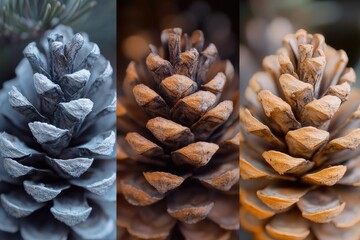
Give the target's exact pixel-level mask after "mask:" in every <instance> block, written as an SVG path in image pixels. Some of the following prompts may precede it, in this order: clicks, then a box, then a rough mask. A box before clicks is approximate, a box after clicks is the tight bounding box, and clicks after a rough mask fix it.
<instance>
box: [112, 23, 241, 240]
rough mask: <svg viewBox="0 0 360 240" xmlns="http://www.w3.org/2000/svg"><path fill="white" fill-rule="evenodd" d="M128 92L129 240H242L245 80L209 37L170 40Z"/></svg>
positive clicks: (122, 207) (129, 76) (124, 196)
mask: <svg viewBox="0 0 360 240" xmlns="http://www.w3.org/2000/svg"><path fill="white" fill-rule="evenodd" d="M161 41H162V47H160V48H159V49H158V48H156V47H154V46H152V45H151V46H150V50H151V53H150V54H149V55H148V57H147V58H146V61H145V59H144V61H140V62H131V63H130V64H129V66H128V69H127V72H126V76H125V79H124V80H123V82H122V83H121V84H119V86H122V88H121V90H120V97H119V99H120V100H119V102H118V109H117V110H118V112H117V115H118V165H119V166H118V169H119V170H118V171H119V173H118V176H119V178H118V192H119V194H118V199H119V205H118V219H119V220H118V225H119V227H120V228H122V232H123V233H124V234H123V239H171V240H175V239H187V240H193V239H194V240H195V239H196V240H197V239H204V240H218V239H222V240H226V239H234V238H236V236H237V234H238V229H239V220H238V219H239V218H238V217H239V203H238V201H239V200H238V199H239V196H238V181H239V162H238V159H239V158H238V156H239V155H238V154H239V130H240V125H239V122H238V109H239V91H238V78H237V76H236V75H235V73H234V68H233V66H232V65H231V63H230V62H229V61H221V60H219V59H218V58H217V54H218V53H217V49H216V47H215V45H213V44H209V45H208V46H207V47H206V48H204V42H205V41H204V36H203V33H202V32H201V31H195V32H194V33H193V34H192V35H191V37H189V36H188V35H186V34H182V30H181V29H179V28H174V29H167V30H164V31H163V32H162V34H161Z"/></svg>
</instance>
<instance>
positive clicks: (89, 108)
mask: <svg viewBox="0 0 360 240" xmlns="http://www.w3.org/2000/svg"><path fill="white" fill-rule="evenodd" d="M41 49H43V50H44V53H45V54H43V53H42V52H41V51H40V50H39V49H38V47H37V45H36V44H35V43H30V44H29V45H28V46H27V47H26V48H25V50H24V52H23V53H24V56H25V59H24V60H22V61H21V63H20V64H19V66H18V67H17V69H16V75H17V76H16V78H15V79H13V80H10V81H8V82H6V83H5V84H4V89H3V90H2V92H1V95H0V97H1V100H2V102H3V103H4V104H3V105H2V106H1V109H0V111H1V114H2V118H1V130H2V131H3V132H2V133H1V134H0V146H1V149H0V153H1V164H0V194H1V195H0V196H1V197H0V198H1V204H0V212H1V219H2V221H1V223H0V238H1V239H39V236H41V238H42V239H44V238H47V239H71V238H76V239H109V237H111V235H112V234H113V235H114V234H115V224H114V223H115V220H114V219H112V218H111V216H110V215H109V214H108V212H107V209H109V208H113V207H115V205H114V201H115V197H116V196H115V180H116V172H115V161H114V160H115V151H114V150H115V140H116V137H115V132H114V128H115V101H114V99H115V97H116V96H115V92H114V90H112V87H111V86H112V84H113V83H112V82H113V81H112V68H111V65H110V63H109V62H108V61H107V60H106V59H105V58H104V57H103V56H102V55H101V54H100V51H99V48H98V47H97V45H96V44H94V43H91V42H89V40H88V38H87V36H86V35H85V34H75V35H74V34H73V32H72V30H71V29H70V28H68V27H65V26H59V27H57V28H56V29H54V30H52V31H49V32H47V33H46V35H45V37H44V38H43V40H42V42H41ZM44 219H45V220H44ZM94 230H96V231H97V232H96V234H95V232H93V231H94Z"/></svg>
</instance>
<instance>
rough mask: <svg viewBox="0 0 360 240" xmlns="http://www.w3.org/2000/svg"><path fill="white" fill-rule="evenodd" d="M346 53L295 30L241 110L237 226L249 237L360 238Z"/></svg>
mask: <svg viewBox="0 0 360 240" xmlns="http://www.w3.org/2000/svg"><path fill="white" fill-rule="evenodd" d="M347 62H348V58H347V55H346V53H345V52H344V51H343V50H335V49H334V48H332V47H331V46H329V45H327V44H326V43H325V39H324V36H323V35H321V34H309V33H307V32H306V31H305V30H302V29H300V30H298V31H297V32H296V33H295V34H289V35H287V36H285V38H284V39H283V47H282V48H280V49H279V50H278V51H277V52H276V54H274V55H270V56H267V57H265V58H264V60H263V62H262V64H263V68H264V71H261V72H257V73H255V74H254V75H253V76H252V78H251V79H250V83H249V86H248V87H247V89H246V91H245V98H246V100H247V102H246V104H245V106H243V107H241V109H240V122H241V123H240V124H241V136H240V146H241V147H240V176H241V180H240V202H241V210H240V223H241V226H242V227H243V228H245V229H247V230H249V231H251V232H253V236H254V239H277V240H279V239H281V240H283V239H284V240H285V239H286V240H290V239H296V240H301V239H307V240H310V239H318V240H332V239H334V240H335V239H359V238H360V207H359V204H358V203H357V201H358V199H359V197H360V190H359V188H358V187H359V186H360V171H359V170H360V155H359V153H360V148H359V147H358V146H359V143H360V121H359V118H360V108H359V104H360V92H359V91H358V90H356V89H352V88H351V84H353V83H354V82H355V80H356V76H355V72H354V70H353V69H352V68H350V67H347Z"/></svg>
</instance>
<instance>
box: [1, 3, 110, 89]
mask: <svg viewBox="0 0 360 240" xmlns="http://www.w3.org/2000/svg"><path fill="white" fill-rule="evenodd" d="M24 2H25V1H20V0H0V7H1V9H3V8H4V6H6V7H9V3H12V5H10V10H8V12H9V13H8V14H10V13H11V14H12V16H15V18H14V19H15V20H14V19H11V18H10V20H9V24H10V26H6V24H5V23H4V21H3V17H4V16H5V13H4V12H2V13H1V14H0V16H2V18H1V19H0V88H1V86H2V84H3V82H4V81H7V80H10V79H12V78H14V77H15V68H16V66H17V65H18V63H19V62H20V60H21V59H22V58H23V54H22V51H23V49H24V48H25V47H26V45H27V44H29V43H30V42H32V41H39V39H40V38H41V37H42V34H43V32H44V31H46V30H48V29H51V28H52V27H53V26H56V25H57V24H59V23H65V24H67V25H69V26H71V27H72V28H73V29H74V32H75V33H76V32H86V33H87V34H88V36H89V38H90V41H92V42H95V43H97V44H98V46H99V48H100V51H101V53H102V54H103V55H104V56H105V57H106V58H107V59H108V60H110V62H111V63H112V66H113V68H114V69H115V67H116V64H115V60H116V50H115V49H116V0H82V1H79V0H56V1H54V0H29V1H28V2H29V3H30V5H31V7H28V5H24ZM47 3H49V4H51V6H52V8H51V10H53V9H54V6H57V4H59V5H61V4H63V5H66V6H67V8H66V10H65V12H64V14H63V15H59V16H57V15H56V14H55V15H54V16H55V17H54V18H52V17H48V18H46V16H43V14H41V11H40V10H41V6H42V5H43V4H45V5H46V4H47ZM22 5H24V7H22ZM35 6H37V8H36V9H39V11H34V9H35ZM30 8H31V9H32V10H31V11H29V9H30ZM74 10H76V11H74ZM36 12H38V13H39V14H35V13H36ZM50 12H56V11H55V10H54V11H50ZM71 12H73V13H72V15H71ZM16 15H18V16H16ZM64 16H66V17H67V19H66V18H64ZM44 18H46V20H44ZM62 18H64V20H61V19H62ZM11 20H12V22H11ZM40 21H41V22H42V23H43V24H42V26H40V27H39V22H40ZM19 23H20V24H19ZM9 28H13V29H12V32H10V33H8V34H6V33H7V32H9V31H6V30H7V29H9ZM38 46H39V45H38ZM115 74H116V71H115V70H114V79H116V76H115Z"/></svg>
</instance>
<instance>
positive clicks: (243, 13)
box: [240, 0, 360, 100]
mask: <svg viewBox="0 0 360 240" xmlns="http://www.w3.org/2000/svg"><path fill="white" fill-rule="evenodd" d="M359 7H360V2H359V1H356V0H341V1H336V0H286V1H283V0H246V1H240V85H241V87H240V88H241V92H242V93H243V92H244V90H245V88H246V86H247V84H248V80H249V79H250V77H251V76H252V74H253V73H254V72H255V71H257V70H259V69H260V67H261V62H262V59H263V57H264V56H266V55H269V54H271V53H274V52H275V51H276V50H277V49H278V48H279V47H280V46H281V39H282V38H283V36H284V35H285V34H287V33H291V32H294V31H296V30H297V29H299V28H304V29H305V30H307V31H308V32H310V33H321V34H323V35H324V36H325V39H326V43H327V44H329V45H331V46H332V47H334V48H335V49H344V50H345V51H346V53H347V55H348V57H349V63H348V66H351V67H353V68H354V69H355V71H356V73H357V75H358V76H360V18H359ZM357 86H358V87H360V81H358V82H357ZM242 96H243V94H242ZM242 100H243V98H242Z"/></svg>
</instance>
